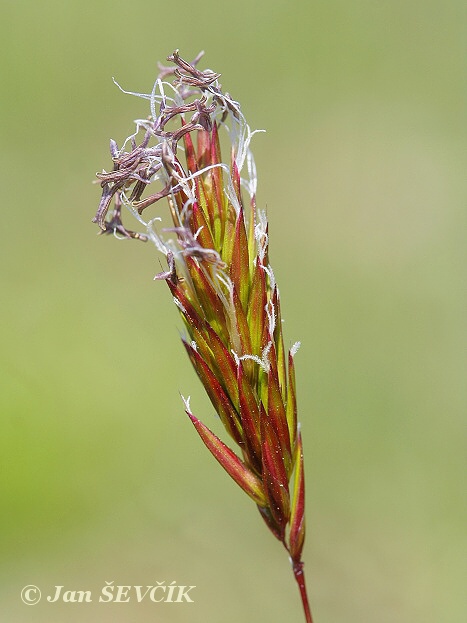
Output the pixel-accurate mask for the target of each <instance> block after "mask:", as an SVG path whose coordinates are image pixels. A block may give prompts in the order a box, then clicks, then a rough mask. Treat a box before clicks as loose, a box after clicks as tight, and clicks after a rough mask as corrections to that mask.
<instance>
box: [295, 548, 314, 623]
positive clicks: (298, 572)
mask: <svg viewBox="0 0 467 623" xmlns="http://www.w3.org/2000/svg"><path fill="white" fill-rule="evenodd" d="M293 573H294V576H295V579H296V581H297V584H298V588H299V589H300V597H301V598H302V604H303V611H304V613H305V620H306V623H313V617H312V616H311V610H310V604H309V603H308V595H307V592H306V584H305V574H304V572H303V562H301V561H300V560H299V561H298V562H293Z"/></svg>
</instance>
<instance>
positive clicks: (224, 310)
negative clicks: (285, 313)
mask: <svg viewBox="0 0 467 623" xmlns="http://www.w3.org/2000/svg"><path fill="white" fill-rule="evenodd" d="M200 57H201V55H199V56H198V58H197V59H195V61H194V62H193V63H187V62H186V61H184V60H183V59H182V58H181V57H180V56H179V54H178V51H175V52H174V53H173V55H172V56H170V57H169V58H168V60H169V61H171V62H172V63H173V64H174V65H175V67H174V68H169V67H162V66H160V70H161V72H160V76H159V78H158V80H157V81H156V83H155V85H154V88H153V90H152V92H151V93H150V94H147V95H145V94H139V93H133V95H138V96H140V97H143V98H146V99H148V100H149V102H150V108H151V116H150V117H149V118H148V119H143V120H138V121H136V130H135V133H134V135H132V136H131V137H129V138H128V139H127V140H126V141H125V143H124V145H123V147H122V148H120V149H119V148H118V146H117V144H116V143H115V142H114V141H111V146H110V149H111V155H112V159H113V170H112V171H110V172H106V171H103V172H102V173H99V174H97V177H98V178H99V179H100V182H101V186H102V199H101V202H100V205H99V208H98V211H97V214H96V216H95V218H94V221H95V222H96V223H97V224H98V225H99V227H100V229H101V233H107V234H110V233H113V234H115V235H120V236H123V237H125V238H137V239H140V240H143V241H147V240H152V242H153V243H154V244H155V245H156V247H157V249H158V250H159V251H161V252H162V253H163V254H164V255H165V256H166V258H167V263H168V270H167V271H165V272H162V273H159V274H158V275H156V277H155V279H158V280H165V281H166V283H167V285H168V287H169V289H170V292H171V294H172V297H173V300H174V302H175V304H176V305H177V307H178V309H179V311H180V314H181V317H182V319H183V323H184V327H185V330H186V337H185V338H183V344H184V347H185V349H186V352H187V354H188V356H189V358H190V360H191V363H192V364H193V367H194V369H195V371H196V373H197V375H198V377H199V379H200V380H201V382H202V384H203V385H204V388H205V389H206V392H207V394H208V396H209V398H210V400H211V402H212V405H213V407H214V409H215V411H216V412H217V414H218V415H219V418H220V419H221V421H222V424H223V425H224V427H225V430H226V431H227V433H228V436H229V437H230V438H231V444H233V446H234V447H235V446H236V447H237V452H234V451H233V450H232V449H231V448H230V447H228V446H227V445H226V444H225V443H224V442H223V441H221V440H220V439H219V438H218V437H217V436H216V435H215V434H214V433H213V432H212V431H211V430H210V429H209V428H208V427H207V426H206V425H205V424H203V423H202V422H201V421H200V420H199V419H198V418H197V417H196V416H195V415H194V414H193V413H192V411H191V408H190V406H189V401H186V405H185V406H186V413H187V414H188V416H189V418H190V419H191V421H192V423H193V425H194V427H195V429H196V431H197V432H198V434H199V436H200V438H201V440H202V441H203V443H204V444H205V446H206V447H207V448H208V450H209V451H210V452H211V454H212V455H213V456H214V458H215V459H216V460H217V461H218V462H219V463H220V464H221V465H222V467H223V468H224V469H225V471H226V472H227V473H228V474H229V476H230V477H231V478H232V479H233V480H234V481H235V482H236V483H237V484H238V485H239V486H240V487H241V488H242V489H243V491H244V492H245V493H246V494H247V495H248V496H249V497H250V498H251V499H252V500H253V501H254V502H255V504H256V505H257V507H258V509H259V512H260V514H261V516H262V517H263V519H264V521H265V522H266V524H267V526H268V528H269V529H270V530H271V532H272V533H273V534H274V535H275V536H276V537H277V539H279V541H281V543H283V545H284V546H285V547H286V549H287V550H288V552H289V554H290V558H291V561H292V566H293V570H294V573H295V577H296V579H297V581H298V584H299V588H300V592H301V595H302V600H303V604H304V608H305V616H306V618H307V621H311V613H310V611H309V608H308V601H307V599H306V591H305V583H304V577H303V569H302V567H303V563H302V561H301V554H302V548H303V543H304V538H305V499H304V496H305V493H304V492H305V488H304V470H303V452H302V440H301V435H300V430H299V425H298V422H297V400H296V390H295V370H294V355H295V353H296V351H297V349H298V346H299V343H297V344H295V345H294V346H293V347H292V348H291V349H290V350H289V352H288V353H287V352H286V350H285V348H284V340H283V335H282V320H281V310H280V299H279V290H278V287H277V284H276V282H275V278H274V273H273V271H272V268H271V266H270V264H269V259H268V242H269V235H268V225H267V219H266V214H265V213H264V212H263V211H262V210H260V209H258V208H257V206H256V202H255V194H256V183H257V180H256V170H255V165H254V160H253V156H252V154H251V151H250V141H251V137H252V136H253V134H254V132H252V131H251V130H250V127H249V126H248V124H247V123H246V121H245V118H244V116H243V114H242V112H241V110H240V106H239V104H238V103H237V102H235V101H234V100H232V98H231V97H230V96H229V95H227V94H224V93H223V92H222V90H221V88H220V85H219V81H218V78H219V74H216V73H214V72H212V71H210V70H206V71H200V70H198V69H197V68H196V64H197V62H198V61H199V59H200ZM171 74H173V75H175V81H174V82H173V83H169V82H167V81H166V79H167V77H168V76H170V75H171ZM122 90H123V89H122ZM125 92H126V91H125ZM221 130H222V131H225V130H227V136H228V141H229V148H230V150H231V154H229V160H230V161H229V162H227V163H226V162H224V161H223V160H222V155H221V137H220V131H221ZM138 141H139V142H138ZM143 195H144V197H143ZM164 198H166V199H167V200H168V204H169V209H170V214H171V218H172V221H173V225H172V227H170V228H169V229H168V230H165V234H160V233H158V232H157V231H156V228H155V221H156V219H154V218H153V219H152V220H146V215H145V211H146V209H147V208H148V207H149V206H151V205H153V204H156V203H157V202H159V201H160V200H161V199H164ZM112 201H114V206H113V209H112V211H111V213H110V214H109V211H110V205H111V203H112ZM123 206H125V207H126V208H127V209H128V210H129V211H130V212H131V213H133V215H134V216H135V217H136V219H137V220H138V221H139V223H140V225H142V226H144V228H145V231H144V232H143V233H137V232H135V231H131V230H128V229H126V227H125V226H124V225H123V222H122V207H123ZM143 213H144V218H143Z"/></svg>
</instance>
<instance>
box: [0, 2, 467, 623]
mask: <svg viewBox="0 0 467 623" xmlns="http://www.w3.org/2000/svg"><path fill="white" fill-rule="evenodd" d="M462 5H463V2H461V1H457V0H447V1H446V0H444V1H434V0H424V1H421V0H412V1H411V2H403V1H401V0H393V1H382V2H374V1H370V0H360V1H357V0H310V1H305V0H303V1H300V0H268V1H266V0H259V1H257V2H251V1H250V0H248V1H246V0H238V1H237V2H234V3H230V2H229V3H227V2H220V1H217V2H216V1H214V0H199V1H198V2H187V1H186V0H179V2H173V3H170V2H162V1H161V0H153V1H152V2H149V1H146V0H133V1H132V2H123V1H120V0H113V1H110V0H108V1H99V0H93V1H90V0H81V1H79V2H78V1H76V0H70V1H69V2H63V1H59V0H43V1H42V2H34V1H32V0H15V1H8V0H3V2H2V3H1V8H0V11H1V23H2V26H3V28H2V37H1V40H0V48H1V54H0V64H1V82H0V89H1V93H2V95H1V101H0V106H1V146H0V159H1V172H2V216H1V222H2V236H1V246H0V254H1V263H0V270H1V306H0V319H1V323H0V327H1V328H0V339H1V343H0V348H1V362H0V366H1V367H0V378H1V381H0V386H1V393H0V411H1V434H0V445H1V454H0V462H1V468H0V482H1V497H0V500H1V505H2V510H1V514H0V524H1V525H0V541H1V546H0V552H1V559H0V591H1V595H0V599H1V611H2V615H1V620H2V621H5V622H8V623H23V622H24V623H29V622H31V623H35V622H37V623H42V622H45V621H47V622H48V623H50V622H52V623H54V622H58V621H60V622H61V621H67V622H71V623H74V622H79V623H81V622H99V623H101V622H107V621H109V622H110V621H112V622H115V623H120V622H122V623H123V622H127V621H138V622H141V623H145V622H149V621H161V622H167V623H168V622H170V623H178V622H185V621H190V623H201V622H203V623H205V622H210V621H212V622H218V621H222V623H233V622H237V621H248V622H250V621H257V622H259V623H263V622H264V623H266V622H267V623H275V622H279V621H280V622H284V621H297V622H298V621H301V620H302V614H301V608H300V604H299V598H298V592H297V590H296V587H295V585H294V582H293V578H292V574H291V572H290V568H289V564H288V561H287V558H286V556H285V553H284V552H283V551H282V549H281V547H280V546H279V544H278V543H277V542H276V541H275V540H274V538H273V537H272V536H271V535H270V534H269V532H268V531H267V529H266V528H265V526H264V525H263V522H262V520H261V519H260V517H259V515H258V513H257V511H256V509H255V508H254V506H253V504H252V503H250V501H249V500H248V499H247V498H246V496H245V495H244V494H242V492H241V491H240V490H239V489H238V488H237V487H236V486H235V485H234V484H233V483H232V482H231V481H230V479H229V478H228V477H227V476H226V475H225V473H224V472H223V471H222V470H221V469H220V468H219V467H218V465H217V464H215V463H214V461H213V459H212V458H211V457H210V456H209V454H208V453H207V451H205V449H204V448H203V447H202V444H201V442H200V440H199V439H198V437H197V435H196V433H195V431H194V430H193V428H192V426H191V425H190V423H189V422H188V420H187V418H186V417H185V415H184V412H183V405H182V402H181V400H180V396H179V392H182V393H183V394H185V395H187V394H191V396H192V407H193V409H194V411H195V413H196V414H197V415H199V416H200V417H202V418H203V419H204V421H205V422H206V423H208V424H209V423H212V422H213V421H214V418H213V414H212V409H211V407H210V405H209V403H208V401H207V400H206V398H205V397H204V396H203V393H202V391H201V388H200V387H199V385H198V381H197V378H196V377H195V374H194V372H193V371H192V370H191V368H190V365H189V363H188V361H187V358H186V356H185V353H184V351H183V348H182V346H181V344H180V342H179V329H180V327H181V324H180V320H179V318H178V315H177V313H176V310H175V309H174V308H173V306H172V304H171V301H170V296H169V295H168V292H167V291H166V288H165V287H164V286H163V284H160V283H154V282H153V281H152V277H153V275H154V274H155V273H156V272H158V271H159V270H160V264H159V258H158V257H157V254H156V252H155V250H154V249H153V248H151V247H150V246H149V245H143V244H139V243H137V242H134V241H130V242H117V241H116V240H115V239H113V238H112V237H108V238H102V237H97V236H96V227H95V226H94V225H92V224H91V218H92V216H93V214H94V211H95V209H96V206H97V202H98V199H99V188H98V187H97V186H94V185H93V184H92V183H91V182H92V180H93V178H94V174H95V172H96V171H98V170H100V169H102V168H108V167H109V163H110V159H109V154H108V140H109V138H110V137H113V138H114V139H116V140H117V141H121V139H122V138H124V137H126V136H127V135H128V134H129V132H130V130H131V129H132V120H133V119H135V118H137V117H141V116H145V115H146V114H147V109H146V103H145V102H143V101H141V100H137V99H136V98H131V97H129V96H126V95H124V94H122V93H121V92H119V91H118V89H117V88H116V87H115V86H114V85H113V83H112V80H111V77H112V76H115V77H116V78H117V79H118V80H119V82H120V83H121V84H122V85H123V86H125V87H126V88H128V89H130V90H138V91H143V92H148V91H149V90H150V89H151V86H152V83H153V80H154V78H155V76H156V73H157V69H156V61H157V60H163V59H164V57H165V56H167V55H168V54H170V53H171V52H172V51H173V50H174V49H175V48H180V50H181V53H182V55H183V56H185V57H187V58H192V57H193V56H194V55H195V54H196V53H197V52H198V51H199V50H200V49H204V50H206V56H205V59H204V60H203V62H202V64H201V66H202V67H203V68H205V67H210V68H212V69H215V70H216V71H220V72H221V73H222V79H221V81H222V84H223V86H224V88H225V89H226V90H228V91H229V92H230V93H231V94H232V95H233V96H234V97H235V98H236V99H238V100H240V102H241V103H242V107H243V111H244V113H245V114H246V115H247V118H248V120H249V123H250V125H251V126H252V127H256V128H266V129H267V133H266V134H260V135H257V136H256V137H255V139H254V151H255V156H256V160H257V167H258V175H259V193H258V202H259V204H260V205H261V206H267V209H268V214H269V219H270V237H271V260H272V263H273V266H274V268H275V272H276V276H277V279H278V282H279V285H280V288H281V295H282V305H283V314H284V317H285V320H286V324H285V334H286V339H287V340H288V341H289V343H292V342H294V341H295V340H298V339H299V340H301V341H302V348H301V350H300V352H299V354H298V355H297V360H296V363H297V373H298V389H299V408H300V415H301V421H302V429H303V434H304V442H305V458H306V477H307V485H308V498H307V513H308V528H309V532H308V539H307V543H306V548H305V560H306V571H307V579H308V585H309V590H310V593H311V598H312V604H313V610H314V613H315V618H316V621H317V623H324V622H326V623H341V622H343V621H345V622H346V623H353V622H355V623H357V622H358V623H362V622H367V621H374V622H377V623H389V622H391V623H392V622H394V621H398V623H409V622H410V623H417V622H422V621H423V623H428V622H439V621H449V622H450V623H456V622H460V621H464V620H465V602H463V600H462V572H463V571H465V566H464V565H463V563H462V560H463V555H464V553H465V538H464V522H465V517H466V515H465V505H463V503H462V495H461V485H462V484H463V483H462V468H463V467H465V463H464V461H463V459H462V452H461V450H462V435H461V430H462V429H461V418H462V415H464V413H465V411H466V386H465V378H466V376H465V375H466V371H467V370H466V340H465V337H466V331H465V330H466V325H465V312H466V296H465V294H466V288H465V261H466V259H467V258H466V252H465V231H466V229H465V227H466V214H465V185H464V181H463V175H462V171H463V169H464V164H465V139H466V123H465V117H464V116H463V114H464V107H465V104H466V97H465V92H464V91H463V90H462V89H463V87H462V85H463V84H464V78H465V72H464V68H463V65H462V63H463V55H462V52H463V48H464V43H463V42H464V40H465V12H464V9H463V8H462ZM464 483H465V481H464ZM105 581H114V582H115V584H121V585H144V586H146V585H148V584H149V585H151V584H154V583H155V582H156V581H159V582H161V581H166V582H167V583H170V582H172V581H176V583H177V584H186V585H196V589H195V590H194V591H192V593H191V594H192V596H193V598H194V600H195V602H194V603H192V604H153V603H151V602H143V603H141V604H137V603H134V601H133V602H131V603H128V604H112V605H109V604H98V603H92V604H47V603H44V599H43V601H42V602H41V603H40V604H38V605H37V606H34V607H31V606H25V605H24V604H23V603H22V602H21V600H20V590H21V588H22V587H23V586H24V585H26V584H35V585H37V586H39V587H40V588H41V590H42V591H43V594H51V593H53V590H54V589H53V587H54V586H55V585H64V586H65V588H66V589H75V590H88V589H89V590H92V591H93V593H94V594H95V595H98V593H99V592H100V589H101V587H102V586H103V585H104V583H105Z"/></svg>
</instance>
